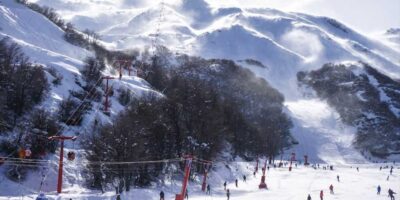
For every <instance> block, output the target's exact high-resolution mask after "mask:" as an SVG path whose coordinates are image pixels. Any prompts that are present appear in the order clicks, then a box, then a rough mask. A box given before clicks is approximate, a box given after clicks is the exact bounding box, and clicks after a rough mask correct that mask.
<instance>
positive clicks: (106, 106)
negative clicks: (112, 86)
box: [102, 76, 115, 114]
mask: <svg viewBox="0 0 400 200" xmlns="http://www.w3.org/2000/svg"><path fill="white" fill-rule="evenodd" d="M102 79H106V91H105V92H104V97H105V101H104V113H106V114H109V111H108V107H109V106H110V104H109V103H108V95H109V88H108V80H112V79H115V78H114V77H111V76H105V77H103V78H102Z"/></svg>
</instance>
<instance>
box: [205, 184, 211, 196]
mask: <svg viewBox="0 0 400 200" xmlns="http://www.w3.org/2000/svg"><path fill="white" fill-rule="evenodd" d="M206 194H209V195H211V187H210V184H208V185H207V193H206Z"/></svg>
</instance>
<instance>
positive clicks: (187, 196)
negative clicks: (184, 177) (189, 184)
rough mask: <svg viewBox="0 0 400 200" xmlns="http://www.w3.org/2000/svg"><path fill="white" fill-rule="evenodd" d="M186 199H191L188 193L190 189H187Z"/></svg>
mask: <svg viewBox="0 0 400 200" xmlns="http://www.w3.org/2000/svg"><path fill="white" fill-rule="evenodd" d="M185 198H186V199H189V191H188V189H186V193H185Z"/></svg>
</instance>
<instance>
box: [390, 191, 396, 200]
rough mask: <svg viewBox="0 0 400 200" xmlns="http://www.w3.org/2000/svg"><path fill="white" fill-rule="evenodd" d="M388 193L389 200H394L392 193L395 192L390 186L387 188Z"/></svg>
mask: <svg viewBox="0 0 400 200" xmlns="http://www.w3.org/2000/svg"><path fill="white" fill-rule="evenodd" d="M388 193H389V197H390V200H394V194H396V193H395V192H393V190H392V189H390V188H389V190H388Z"/></svg>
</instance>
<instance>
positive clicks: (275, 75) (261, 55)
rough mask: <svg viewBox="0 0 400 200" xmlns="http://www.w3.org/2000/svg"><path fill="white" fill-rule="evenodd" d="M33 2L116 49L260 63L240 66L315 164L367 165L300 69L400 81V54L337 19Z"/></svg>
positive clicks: (186, 6) (195, 6)
mask: <svg viewBox="0 0 400 200" xmlns="http://www.w3.org/2000/svg"><path fill="white" fill-rule="evenodd" d="M30 1H31V2H36V3H38V4H40V5H47V6H50V7H53V8H55V9H56V10H57V11H58V13H60V14H61V15H62V16H64V17H65V19H67V20H68V21H70V22H72V23H73V24H75V25H76V26H77V27H78V28H80V29H82V30H83V29H92V30H95V31H97V32H98V33H99V34H100V35H101V38H102V40H103V41H105V42H106V43H108V45H109V46H110V47H113V48H115V49H130V48H140V49H143V47H144V46H146V45H147V46H150V45H151V44H153V43H154V42H156V43H157V44H160V45H165V46H167V47H168V48H170V49H171V50H173V51H176V52H181V53H187V54H189V55H199V56H203V57H206V58H228V59H233V60H236V61H239V60H245V59H253V60H257V61H260V62H261V63H262V64H263V65H264V66H266V67H265V68H263V67H260V66H256V65H252V64H248V63H243V62H242V63H241V64H243V65H245V66H246V67H248V68H250V69H251V70H252V71H254V72H255V73H256V74H257V75H258V76H261V77H264V78H265V79H266V80H267V81H268V82H270V83H271V85H272V86H274V87H276V88H277V89H278V90H279V91H280V92H282V93H283V94H284V95H285V98H286V102H287V103H286V105H287V108H288V109H287V112H288V113H289V114H290V115H291V116H292V118H293V119H294V121H295V128H294V129H293V134H294V135H295V137H296V139H297V140H299V141H300V144H299V145H298V146H297V147H295V151H298V152H299V154H312V157H313V158H312V159H315V160H325V161H328V160H329V161H335V162H339V163H342V162H346V160H347V161H348V162H353V161H355V160H356V161H363V159H362V157H361V156H360V155H359V153H358V152H357V151H355V150H352V139H353V138H354V130H353V129H352V128H351V127H346V126H345V125H343V124H342V122H340V120H338V117H337V114H335V111H334V109H331V108H330V107H329V106H328V105H327V104H326V103H325V102H323V101H320V100H317V99H315V98H312V97H311V98H305V97H303V93H304V92H306V93H311V91H302V90H299V88H298V87H297V79H296V73H297V72H298V71H301V70H306V71H307V70H313V69H317V68H320V67H321V66H322V65H323V64H325V63H327V62H342V61H358V60H362V61H363V62H366V63H369V64H371V66H374V67H375V68H377V69H378V70H380V71H381V72H383V73H384V74H386V75H388V76H390V77H392V78H395V79H398V78H400V60H399V59H398V58H399V57H400V52H399V51H397V50H396V49H394V48H391V47H389V46H386V45H385V44H384V43H381V42H379V41H378V40H375V39H372V38H369V37H367V36H365V35H362V34H361V33H359V32H357V31H356V30H353V29H351V28H350V27H348V26H346V25H344V24H342V23H340V22H338V21H336V20H334V19H331V18H326V17H319V16H312V15H307V14H302V13H286V12H282V11H279V10H275V9H269V8H239V7H236V8H232V7H216V6H214V5H212V4H211V2H209V3H210V4H209V3H208V2H207V1H204V0H196V1H193V0H181V1H172V2H170V1H168V2H157V1H154V2H152V3H144V1H139V0H138V1H129V2H132V3H126V2H127V1H111V0H104V1H86V2H82V1H76V0H51V1H50V0H30ZM155 36H158V37H155ZM316 102H317V103H316ZM315 105H320V106H315ZM305 113H308V114H305ZM332 140H334V141H332ZM335 141H336V142H335ZM309 143H313V144H314V145H307V144H309Z"/></svg>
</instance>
